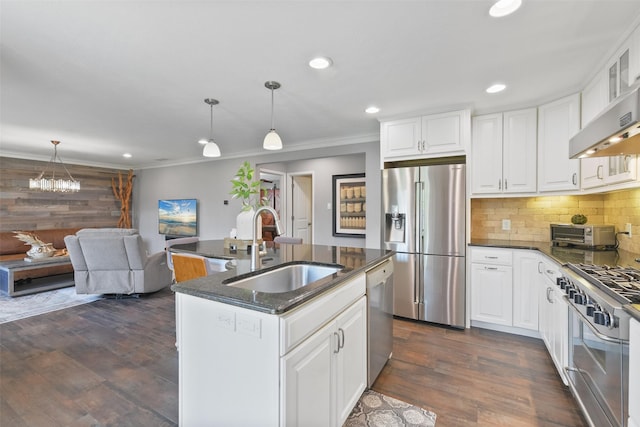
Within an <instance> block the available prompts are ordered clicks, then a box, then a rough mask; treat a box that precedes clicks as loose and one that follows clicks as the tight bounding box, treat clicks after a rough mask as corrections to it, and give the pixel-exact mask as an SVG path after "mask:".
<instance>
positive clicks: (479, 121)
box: [471, 108, 537, 194]
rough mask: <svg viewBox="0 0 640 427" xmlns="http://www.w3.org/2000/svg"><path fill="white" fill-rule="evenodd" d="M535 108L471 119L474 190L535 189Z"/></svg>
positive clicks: (510, 190) (475, 192)
mask: <svg viewBox="0 0 640 427" xmlns="http://www.w3.org/2000/svg"><path fill="white" fill-rule="evenodd" d="M536 125H537V112H536V109H535V108H530V109H526V110H518V111H509V112H506V113H499V114H488V115H484V116H477V117H474V118H473V120H472V135H473V139H472V143H471V152H472V158H471V162H472V167H473V170H472V192H473V193H474V194H486V193H532V192H535V191H536Z"/></svg>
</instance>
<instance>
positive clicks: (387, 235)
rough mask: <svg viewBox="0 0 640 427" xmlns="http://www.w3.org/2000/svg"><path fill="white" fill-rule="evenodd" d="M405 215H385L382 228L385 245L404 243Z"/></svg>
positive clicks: (395, 213)
mask: <svg viewBox="0 0 640 427" xmlns="http://www.w3.org/2000/svg"><path fill="white" fill-rule="evenodd" d="M404 226H405V214H403V213H397V212H394V213H386V214H385V226H384V241H385V242H386V243H404V242H405V232H404V228H405V227H404Z"/></svg>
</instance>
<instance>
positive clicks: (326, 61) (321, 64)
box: [309, 56, 333, 70]
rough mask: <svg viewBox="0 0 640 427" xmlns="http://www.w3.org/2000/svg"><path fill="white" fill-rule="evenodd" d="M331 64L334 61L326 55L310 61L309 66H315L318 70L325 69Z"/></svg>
mask: <svg viewBox="0 0 640 427" xmlns="http://www.w3.org/2000/svg"><path fill="white" fill-rule="evenodd" d="M331 64H333V61H331V58H327V57H326V56H318V57H317V58H313V59H312V60H311V61H309V67H311V68H315V69H316V70H324V69H325V68H329V67H331Z"/></svg>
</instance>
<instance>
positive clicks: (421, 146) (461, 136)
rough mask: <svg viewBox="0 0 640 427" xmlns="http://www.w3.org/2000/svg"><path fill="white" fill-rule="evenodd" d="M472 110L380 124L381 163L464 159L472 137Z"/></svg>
mask: <svg viewBox="0 0 640 427" xmlns="http://www.w3.org/2000/svg"><path fill="white" fill-rule="evenodd" d="M470 123H471V115H470V112H469V110H461V111H451V112H448V113H441V114H432V115H428V116H421V117H413V118H407V119H401V120H392V121H385V122H381V123H380V150H381V153H380V154H381V156H380V157H381V159H382V161H383V162H384V161H386V160H408V159H414V158H427V157H438V156H443V155H461V154H465V153H466V149H467V146H468V142H469V137H470Z"/></svg>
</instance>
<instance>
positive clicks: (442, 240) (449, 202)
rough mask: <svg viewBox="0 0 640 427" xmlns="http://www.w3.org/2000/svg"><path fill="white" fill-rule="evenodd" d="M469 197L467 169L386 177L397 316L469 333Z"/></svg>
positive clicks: (435, 168)
mask: <svg viewBox="0 0 640 427" xmlns="http://www.w3.org/2000/svg"><path fill="white" fill-rule="evenodd" d="M465 194H466V185H465V165H464V164H463V163H457V164H445V165H441V164H440V165H430V166H417V167H399V168H391V169H384V170H383V171H382V218H383V221H384V225H383V227H382V247H384V248H386V249H392V250H394V251H396V252H397V253H396V254H395V255H394V264H395V266H394V315H396V316H401V317H406V318H410V319H417V320H424V321H427V322H433V323H440V324H443V325H450V326H454V327H458V328H464V327H465V244H466V237H465V223H466V220H465V198H466V197H465Z"/></svg>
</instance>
